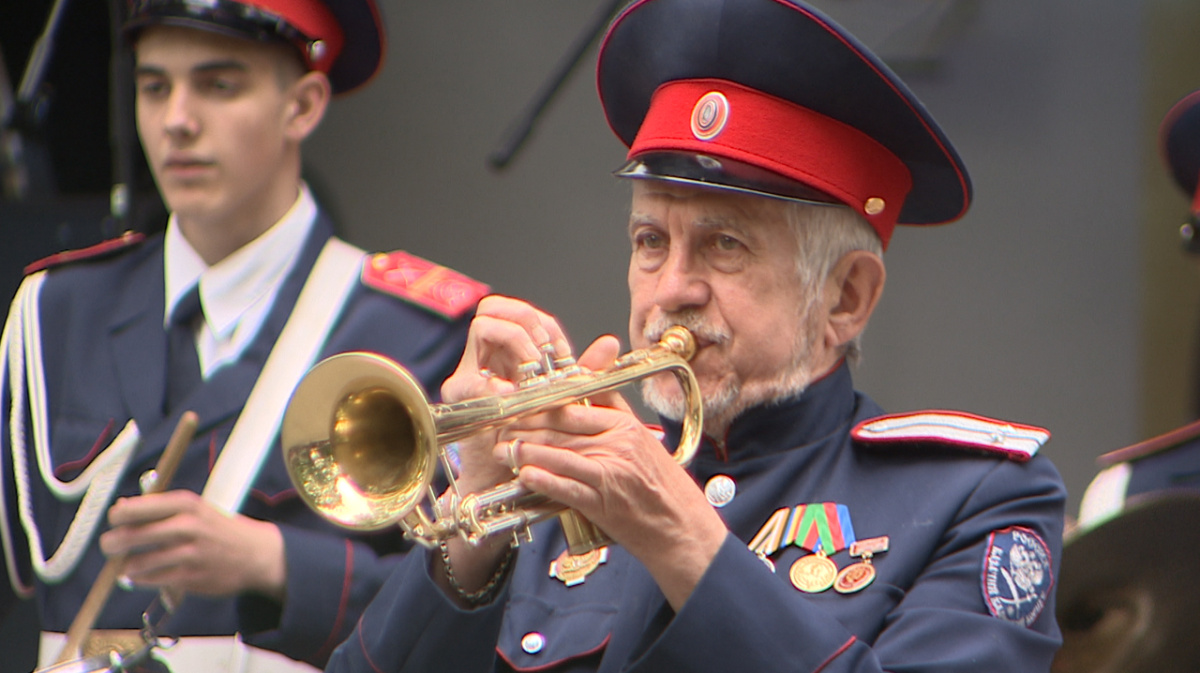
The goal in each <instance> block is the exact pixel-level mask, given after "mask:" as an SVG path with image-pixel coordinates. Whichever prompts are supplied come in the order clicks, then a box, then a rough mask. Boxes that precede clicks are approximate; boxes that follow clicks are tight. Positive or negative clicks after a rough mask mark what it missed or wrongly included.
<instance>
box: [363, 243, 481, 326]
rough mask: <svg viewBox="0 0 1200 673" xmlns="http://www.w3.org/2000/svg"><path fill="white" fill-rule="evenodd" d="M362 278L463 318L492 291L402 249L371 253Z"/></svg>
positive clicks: (446, 315) (378, 287)
mask: <svg viewBox="0 0 1200 673" xmlns="http://www.w3.org/2000/svg"><path fill="white" fill-rule="evenodd" d="M362 282H363V284H364V285H366V286H368V287H372V288H374V289H376V290H379V291H380V292H384V293H387V294H390V295H393V296H396V297H399V298H401V299H404V300H407V301H410V302H412V303H414V304H417V305H418V306H422V307H424V308H426V309H428V310H430V311H433V312H434V313H437V314H438V315H441V316H442V317H444V318H447V319H451V320H453V319H457V318H461V317H462V316H463V315H465V314H466V313H467V312H468V311H470V310H472V309H474V308H475V305H476V304H478V303H479V300H480V299H483V298H484V297H485V296H487V295H488V293H489V292H491V288H489V287H488V286H487V285H486V284H485V283H481V282H479V281H477V280H474V279H473V278H470V277H468V276H465V275H463V274H461V273H459V272H457V271H455V270H453V269H449V268H446V267H444V266H441V265H439V264H434V263H433V262H431V261H429V260H427V259H422V258H420V257H417V256H416V255H412V254H409V253H407V252H404V251H403V250H397V251H396V252H392V253H379V254H376V255H372V256H370V257H369V258H368V259H367V261H366V262H365V263H364V264H363V269H362Z"/></svg>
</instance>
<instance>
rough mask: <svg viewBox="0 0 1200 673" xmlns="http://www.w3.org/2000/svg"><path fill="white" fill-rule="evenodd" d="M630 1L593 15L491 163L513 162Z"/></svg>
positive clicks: (608, 3)
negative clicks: (614, 19) (580, 65)
mask: <svg viewBox="0 0 1200 673" xmlns="http://www.w3.org/2000/svg"><path fill="white" fill-rule="evenodd" d="M627 1H628V0H604V4H603V5H601V7H600V9H599V10H598V11H597V12H596V14H595V16H594V17H593V18H592V22H591V23H590V24H589V25H588V26H587V30H585V31H584V32H583V33H581V34H580V36H579V38H577V39H576V41H575V44H574V45H572V46H571V49H570V51H568V52H567V55H566V57H565V58H564V59H563V60H562V61H560V62H559V65H558V68H557V69H556V70H555V71H554V73H553V74H552V75H551V76H550V78H549V79H548V80H547V81H546V83H545V84H544V85H542V88H541V89H540V90H539V91H538V92H537V94H536V95H535V96H534V98H533V102H532V103H531V104H530V105H529V107H528V109H527V110H526V111H525V114H524V115H522V116H521V117H520V118H518V119H517V121H516V122H514V123H513V124H512V126H511V127H509V130H508V132H507V133H505V136H504V139H503V141H502V142H501V143H500V147H498V148H497V149H496V150H495V151H493V152H492V153H491V154H490V155H489V156H488V164H489V165H490V166H491V167H492V168H493V169H495V170H503V169H504V168H507V167H508V165H509V163H511V162H512V160H513V158H514V157H515V156H516V154H517V152H518V151H519V150H520V149H521V146H522V145H524V144H525V141H526V140H527V139H528V138H529V134H530V133H532V132H533V126H534V124H536V123H537V120H538V118H539V117H541V115H542V113H543V112H544V111H545V110H546V107H547V106H548V105H549V104H550V101H551V99H553V98H554V95H555V94H556V93H558V90H559V89H561V88H562V85H563V84H564V83H565V82H566V81H567V78H568V77H570V76H571V73H572V72H573V71H574V70H575V67H576V66H578V65H579V62H580V61H581V60H583V55H584V54H586V53H587V52H588V50H589V49H591V48H592V45H594V44H595V43H596V41H597V40H599V39H600V36H601V35H602V34H603V33H604V30H605V28H607V27H608V24H609V22H610V21H612V19H613V16H615V15H616V13H617V10H619V9H620V8H621V6H622V5H624V4H625V3H626V2H627Z"/></svg>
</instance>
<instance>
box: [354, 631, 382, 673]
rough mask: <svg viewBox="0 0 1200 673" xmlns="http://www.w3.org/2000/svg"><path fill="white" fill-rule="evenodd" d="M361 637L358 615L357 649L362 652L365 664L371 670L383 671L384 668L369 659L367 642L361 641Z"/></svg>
mask: <svg viewBox="0 0 1200 673" xmlns="http://www.w3.org/2000/svg"><path fill="white" fill-rule="evenodd" d="M363 637H364V636H363V628H362V617H359V618H358V649H359V651H361V652H362V655H363V659H366V660H367V665H368V666H370V667H371V670H372V671H375V673H384V670H383V669H382V668H380V667H378V666H376V665H375V662H374V661H372V660H371V653H370V652H368V651H367V644H366V642H364V641H363Z"/></svg>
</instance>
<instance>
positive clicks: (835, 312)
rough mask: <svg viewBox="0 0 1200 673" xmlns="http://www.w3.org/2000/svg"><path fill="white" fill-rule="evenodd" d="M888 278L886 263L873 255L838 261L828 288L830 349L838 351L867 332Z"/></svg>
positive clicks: (827, 338)
mask: <svg viewBox="0 0 1200 673" xmlns="http://www.w3.org/2000/svg"><path fill="white" fill-rule="evenodd" d="M886 278H887V271H886V270H885V269H884V266H883V259H882V258H880V257H879V255H876V254H875V253H873V252H868V251H866V250H853V251H851V252H848V253H846V254H845V255H844V256H843V257H842V258H841V259H840V260H838V263H837V264H836V265H835V266H834V267H833V271H832V272H831V273H830V274H829V278H828V279H827V280H826V284H825V297H826V299H827V301H828V302H829V304H828V305H829V306H830V309H829V318H828V321H827V322H826V324H825V346H826V347H827V348H830V349H836V348H839V347H841V346H842V345H844V344H846V343H849V342H850V340H852V339H853V338H854V337H856V336H858V335H859V334H860V333H862V331H863V330H864V329H866V327H867V322H868V321H869V320H870V319H871V314H872V313H873V312H874V311H875V305H876V304H877V303H879V297H880V296H881V295H882V294H883V284H884V281H885V280H886Z"/></svg>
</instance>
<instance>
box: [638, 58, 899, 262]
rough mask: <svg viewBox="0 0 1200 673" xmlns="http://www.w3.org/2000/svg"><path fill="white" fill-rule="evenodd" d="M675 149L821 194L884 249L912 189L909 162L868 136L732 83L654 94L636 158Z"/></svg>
mask: <svg viewBox="0 0 1200 673" xmlns="http://www.w3.org/2000/svg"><path fill="white" fill-rule="evenodd" d="M708 94H719V95H711V96H710V95H708ZM670 150H675V151H686V152H696V153H700V154H708V155H712V156H715V157H724V158H726V159H732V160H735V161H742V162H745V163H748V164H751V165H754V166H758V167H759V168H763V169H766V170H769V171H772V172H774V173H777V174H779V175H782V176H784V177H786V178H789V179H792V180H796V181H797V182H800V183H803V184H805V185H808V186H809V187H812V188H814V189H817V190H820V191H821V192H824V193H826V194H828V195H830V196H832V197H834V198H836V199H838V200H839V201H841V202H842V203H845V204H846V205H847V206H849V207H851V208H853V209H854V210H856V211H858V212H859V213H860V214H861V215H862V216H863V217H865V218H866V219H867V221H868V222H870V223H871V226H872V227H874V228H875V231H876V232H878V233H879V237H880V239H882V241H883V245H884V246H885V247H886V246H887V244H888V241H889V240H890V239H891V236H892V230H893V229H894V228H895V226H896V220H897V218H899V216H900V210H901V207H902V206H903V205H904V199H905V197H906V196H907V195H908V192H909V190H910V189H912V175H911V174H910V173H909V170H908V167H907V166H905V165H904V162H902V161H901V160H900V159H899V158H898V157H897V156H896V155H895V154H893V153H892V152H891V151H890V150H888V149H887V148H886V147H884V146H883V145H881V144H880V143H878V142H876V141H875V140H874V139H872V138H871V137H870V136H868V135H866V134H865V133H863V132H861V131H859V130H858V129H855V128H854V127H852V126H849V125H847V124H843V123H842V122H839V121H836V120H834V119H832V118H830V117H826V116H825V115H822V114H820V113H817V112H814V111H812V110H809V109H807V108H804V107H801V106H799V105H796V104H795V103H791V102H788V101H785V100H783V99H780V98H776V97H774V96H771V95H768V94H765V93H763V92H761V91H757V90H755V89H751V88H749V87H745V86H742V85H740V84H736V83H734V82H730V81H727V80H720V79H693V80H678V81H673V82H667V83H666V84H663V85H662V86H660V87H659V88H658V89H657V90H656V91H655V92H654V96H653V98H652V99H651V101H650V110H649V111H648V112H647V113H646V117H645V120H644V121H643V122H642V125H641V128H640V129H639V130H638V134H637V137H636V138H635V139H634V141H633V144H632V145H631V146H630V149H629V158H630V159H634V158H636V157H637V156H638V155H641V154H643V153H646V152H655V151H670Z"/></svg>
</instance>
